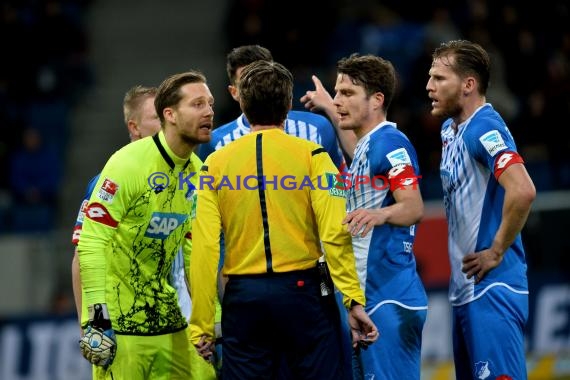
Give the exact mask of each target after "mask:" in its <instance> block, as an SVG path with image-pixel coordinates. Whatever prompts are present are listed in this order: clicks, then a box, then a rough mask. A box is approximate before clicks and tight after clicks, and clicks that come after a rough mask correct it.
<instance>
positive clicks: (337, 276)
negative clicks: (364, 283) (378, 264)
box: [323, 231, 366, 306]
mask: <svg viewBox="0 0 570 380" xmlns="http://www.w3.org/2000/svg"><path fill="white" fill-rule="evenodd" d="M346 236H348V239H346ZM323 247H324V249H325V252H326V261H327V265H328V268H329V272H330V274H331V278H332V280H333V282H334V285H335V287H336V288H337V289H338V290H339V291H340V292H341V293H342V294H343V296H344V297H343V298H344V302H345V303H348V304H350V301H351V300H355V301H356V302H358V303H359V304H360V305H365V303H366V300H365V297H364V292H363V291H362V288H361V287H360V281H359V279H358V275H357V273H356V260H355V257H354V251H353V250H352V243H351V239H350V235H349V234H348V232H347V231H343V232H342V233H341V235H339V238H338V239H336V243H333V242H327V241H323ZM348 304H347V305H345V306H348Z"/></svg>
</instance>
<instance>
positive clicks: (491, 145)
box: [464, 118, 523, 178]
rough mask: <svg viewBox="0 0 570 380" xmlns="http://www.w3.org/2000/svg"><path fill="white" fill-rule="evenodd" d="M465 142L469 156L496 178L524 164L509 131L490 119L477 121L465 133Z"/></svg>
mask: <svg viewBox="0 0 570 380" xmlns="http://www.w3.org/2000/svg"><path fill="white" fill-rule="evenodd" d="M464 141H465V145H466V147H467V149H468V151H469V154H470V155H471V156H472V157H473V158H474V159H475V160H477V161H478V162H479V163H481V164H482V165H484V166H485V167H487V168H488V169H489V170H490V171H491V172H492V173H493V175H494V176H495V178H499V176H500V175H501V173H502V172H503V171H504V170H505V169H506V168H508V167H509V166H510V165H512V164H514V163H522V162H523V160H522V158H521V156H520V155H519V154H518V152H517V148H516V145H515V142H514V140H513V137H512V135H511V133H510V132H509V130H508V129H507V128H506V126H504V125H503V124H500V123H499V122H497V121H495V120H492V119H490V118H484V119H482V120H477V121H476V123H475V125H473V127H472V128H469V129H468V130H467V131H466V132H465V135H464Z"/></svg>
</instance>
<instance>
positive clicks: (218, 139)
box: [198, 111, 345, 171]
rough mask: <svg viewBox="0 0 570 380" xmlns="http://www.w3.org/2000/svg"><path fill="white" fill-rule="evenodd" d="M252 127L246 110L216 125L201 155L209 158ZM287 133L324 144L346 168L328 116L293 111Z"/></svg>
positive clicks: (340, 166)
mask: <svg viewBox="0 0 570 380" xmlns="http://www.w3.org/2000/svg"><path fill="white" fill-rule="evenodd" d="M250 131H251V128H250V125H249V122H248V121H247V119H246V118H245V115H243V114H242V115H240V117H238V118H237V119H235V120H234V121H232V122H230V123H227V124H224V125H222V126H220V127H218V128H216V129H214V130H213V131H212V139H211V140H210V142H209V143H205V144H201V145H200V146H199V148H198V157H200V159H201V160H202V161H205V160H206V157H208V155H209V154H210V153H212V152H214V151H216V150H218V149H220V148H221V147H223V146H226V145H228V144H229V143H231V142H232V141H235V140H237V139H239V138H240V137H242V136H244V135H247V134H249V133H250ZM285 133H287V134H289V135H292V136H297V137H300V138H302V139H305V140H309V141H313V142H316V143H317V144H320V145H322V146H323V148H325V150H326V151H327V152H328V154H329V155H330V157H331V159H332V161H333V163H334V164H335V165H336V167H337V168H338V169H339V171H343V169H344V166H345V161H344V157H343V155H342V150H341V149H340V145H339V143H338V140H337V138H336V133H335V130H334V127H333V125H332V124H331V122H330V121H329V120H328V119H327V118H326V117H324V116H322V115H319V114H315V113H312V112H307V111H289V113H288V114H287V120H286V121H285Z"/></svg>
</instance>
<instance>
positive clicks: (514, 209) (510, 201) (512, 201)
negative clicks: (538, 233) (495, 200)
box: [491, 192, 534, 255]
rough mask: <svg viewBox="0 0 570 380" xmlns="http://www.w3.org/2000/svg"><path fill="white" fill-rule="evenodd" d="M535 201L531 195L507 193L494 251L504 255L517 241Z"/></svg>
mask: <svg viewBox="0 0 570 380" xmlns="http://www.w3.org/2000/svg"><path fill="white" fill-rule="evenodd" d="M533 200H534V196H532V195H529V194H527V195H523V194H520V193H519V192H506V193H505V200H504V204H503V215H502V219H501V224H500V225H499V229H498V230H497V233H496V234H495V238H494V239H493V244H492V246H491V248H492V249H493V250H494V251H496V252H498V253H500V254H501V255H503V254H504V253H505V251H506V250H507V249H508V248H509V247H510V246H511V244H512V243H513V242H514V241H515V239H516V237H517V236H518V234H519V233H520V232H521V231H522V229H523V227H524V225H525V223H526V220H527V219H528V215H529V214H530V210H531V204H532V201H533Z"/></svg>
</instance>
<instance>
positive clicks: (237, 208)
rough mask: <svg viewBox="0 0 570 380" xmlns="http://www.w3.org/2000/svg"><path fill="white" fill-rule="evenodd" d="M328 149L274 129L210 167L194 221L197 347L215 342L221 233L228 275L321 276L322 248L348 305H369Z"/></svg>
mask: <svg viewBox="0 0 570 380" xmlns="http://www.w3.org/2000/svg"><path fill="white" fill-rule="evenodd" d="M337 174H338V170H337V168H336V167H335V165H334V164H333V162H332V160H331V158H330V157H329V155H328V154H327V153H326V151H325V150H324V149H323V147H322V146H320V145H318V144H316V143H314V142H310V141H307V140H303V139H300V138H298V137H294V136H291V135H287V134H285V133H284V132H283V130H282V129H277V128H275V129H267V130H262V131H257V132H253V133H250V134H248V135H245V136H243V137H241V138H239V139H238V140H236V141H234V142H232V143H231V144H229V145H227V146H225V147H223V148H221V149H219V150H217V151H215V152H214V153H212V154H211V155H210V156H209V157H208V158H207V160H206V162H205V163H204V166H203V167H202V172H201V175H200V179H199V181H198V185H197V186H198V190H197V206H196V218H195V219H194V220H193V222H192V223H193V225H192V231H193V232H192V233H193V251H192V255H191V258H190V283H191V285H190V288H191V293H192V303H193V311H192V317H191V330H192V340H193V343H197V342H198V341H199V339H200V337H201V336H202V335H206V336H209V337H212V336H213V330H214V304H215V297H216V276H217V269H218V263H219V256H220V248H219V244H220V231H223V233H224V237H225V257H224V266H223V269H222V273H223V274H224V275H251V274H263V273H270V272H290V271H295V270H304V269H310V268H314V267H315V266H316V261H317V259H318V258H319V256H320V255H321V254H322V249H321V243H322V247H323V248H324V250H325V252H326V258H327V262H328V265H329V269H330V272H331V276H332V278H333V281H334V283H335V286H336V287H337V288H338V289H339V290H340V291H341V292H342V293H343V295H344V296H345V304H348V303H350V301H351V300H355V301H356V302H358V303H359V304H362V305H364V303H365V299H364V293H363V291H362V289H361V288H360V285H359V281H358V277H357V274H356V268H355V259H354V254H353V250H352V241H351V237H350V234H349V233H348V232H347V231H346V228H345V226H343V225H342V224H341V221H342V219H343V218H344V216H345V214H346V210H345V203H346V201H345V198H344V191H342V190H339V189H338V188H336V187H334V183H335V182H334V179H335V177H336V175H337Z"/></svg>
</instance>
